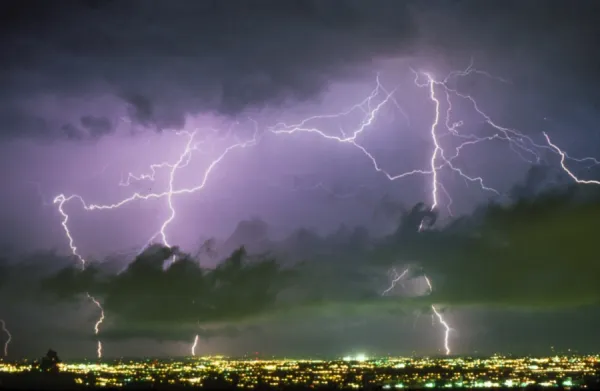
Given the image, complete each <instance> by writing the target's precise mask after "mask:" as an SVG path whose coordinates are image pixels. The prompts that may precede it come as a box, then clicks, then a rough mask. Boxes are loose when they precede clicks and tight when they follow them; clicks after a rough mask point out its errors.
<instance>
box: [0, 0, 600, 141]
mask: <svg viewBox="0 0 600 391" xmlns="http://www.w3.org/2000/svg"><path fill="white" fill-rule="evenodd" d="M1 7H2V8H1V9H0V14H1V15H2V17H3V19H2V34H1V36H0V48H1V49H2V52H3V53H5V56H4V61H3V65H2V67H1V68H0V82H1V84H2V85H3V88H2V92H0V102H1V105H0V107H1V109H0V123H1V124H2V133H1V134H2V135H3V136H4V137H10V138H15V137H31V136H38V137H39V136H42V137H45V138H50V139H53V138H65V137H66V138H70V139H75V140H81V139H83V138H87V137H90V138H96V137H99V136H101V135H105V134H107V133H110V132H112V131H114V130H115V129H116V128H117V127H118V126H117V125H118V124H119V123H120V121H121V119H122V118H124V117H126V118H129V119H130V120H132V121H134V123H137V124H138V125H140V126H143V127H150V128H155V129H164V128H173V127H174V128H180V127H181V126H182V125H183V123H184V116H185V115H186V114H187V113H199V112H218V113H220V114H225V115H234V116H235V115H237V114H239V113H242V112H244V111H246V110H248V109H253V108H264V107H265V106H280V105H282V104H283V105H285V104H286V103H292V102H296V101H299V100H300V101H302V100H306V99H313V98H315V97H316V96H318V95H319V93H320V92H322V91H324V90H326V89H327V88H328V85H329V83H331V82H332V81H334V80H338V81H340V80H349V79H350V78H354V77H356V76H360V75H364V74H365V73H368V72H372V71H373V69H372V68H373V62H374V61H377V60H378V59H382V58H398V57H399V58H409V59H417V58H419V60H418V63H419V66H421V65H424V66H426V67H430V68H434V69H439V70H440V71H441V72H442V71H443V72H445V71H446V69H445V67H446V66H450V67H454V66H456V65H458V64H459V65H458V66H459V67H464V65H465V63H466V62H467V61H468V60H467V59H468V58H469V57H471V56H476V58H477V61H478V64H481V65H484V66H488V65H490V66H491V67H492V68H495V69H494V70H496V69H502V72H501V74H511V75H512V76H511V77H513V76H514V80H513V81H514V82H515V84H517V85H519V86H520V90H521V92H522V93H523V94H529V93H530V92H532V91H533V90H538V91H540V92H541V93H542V94H543V93H544V92H545V91H546V90H543V89H541V88H543V86H549V85H551V86H552V91H553V92H554V93H555V94H557V95H563V94H566V93H569V95H570V100H573V99H577V98H576V96H581V97H582V98H584V99H585V100H589V99H590V98H597V97H598V95H597V91H596V89H593V88H590V87H589V86H590V85H592V84H593V83H590V80H591V78H593V77H595V69H597V68H598V66H597V65H598V58H597V56H595V55H594V53H595V50H591V49H592V48H593V47H594V46H593V39H592V37H594V36H595V35H596V34H594V32H597V28H598V27H597V24H596V23H594V20H593V17H592V16H591V15H595V14H596V12H597V8H598V3H597V2H594V1H581V2H579V4H578V7H576V8H573V7H569V6H568V5H567V4H566V3H565V2H563V1H551V2H548V3H547V4H545V6H544V7H543V10H542V8H540V7H539V5H538V4H537V3H535V2H529V1H502V2H493V3H490V4H486V5H485V6H482V5H481V4H480V3H479V2H477V1H458V2H453V3H439V4H438V3H436V4H431V3H428V4H427V6H425V5H424V3H421V2H397V1H393V0H378V1H377V2H376V3H368V4H367V3H364V2H362V1H344V2H336V3H327V2H320V1H315V0H306V1H291V2H284V3H282V2H279V1H275V0H257V1H250V2H244V3H243V4H239V3H227V2H225V3H224V2H218V1H211V0H199V1H193V2H192V1H187V2H183V3H181V4H178V5H176V6H175V5H173V4H170V3H169V4H167V3H148V2H145V1H137V0H129V1H125V2H122V1H103V2H97V1H77V2H76V1H71V2H62V3H61V4H58V5H56V4H53V5H52V6H50V5H49V4H47V3H46V2H43V1H35V2H33V3H28V4H24V3H22V2H19V1H6V2H3V3H2V5H1ZM556 15H560V18H556V17H555V16H556ZM574 26H577V29H575V28H574ZM547 42H551V44H546V43H547ZM583 54H585V56H583ZM516 59H518V61H517V60H516ZM540 65H543V67H539V66H540ZM558 75H560V77H559V78H558V77H557V76H558ZM530 90H531V91H530ZM574 92H577V94H574ZM582 94H583V95H582ZM585 100H582V101H585ZM568 106H569V105H567V104H566V102H564V100H562V102H561V104H560V106H559V107H558V106H557V107H556V108H557V109H559V108H560V109H561V110H566V108H567V107H568Z"/></svg>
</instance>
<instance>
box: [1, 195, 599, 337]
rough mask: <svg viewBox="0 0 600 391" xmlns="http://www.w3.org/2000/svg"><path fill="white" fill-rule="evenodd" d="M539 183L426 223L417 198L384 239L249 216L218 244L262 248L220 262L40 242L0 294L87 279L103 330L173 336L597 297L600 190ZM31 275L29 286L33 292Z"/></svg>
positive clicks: (80, 287)
mask: <svg viewBox="0 0 600 391" xmlns="http://www.w3.org/2000/svg"><path fill="white" fill-rule="evenodd" d="M521 192H523V190H521ZM530 193H531V192H530ZM531 194H534V193H531ZM531 194H530V195H529V196H527V197H521V198H520V199H519V200H518V201H517V202H515V203H513V204H511V205H510V206H502V205H497V204H491V205H488V206H486V207H485V208H481V209H479V210H478V211H477V212H476V213H475V214H474V215H473V216H470V217H465V218H462V219H459V220H456V221H454V222H452V223H451V224H449V225H446V226H444V227H439V228H435V226H434V227H433V228H431V229H426V230H422V231H419V226H420V222H421V221H422V220H423V218H424V217H426V216H430V217H433V216H431V214H430V212H429V210H428V209H427V208H426V207H425V206H424V205H422V204H418V205H416V206H415V207H413V208H412V209H410V210H407V211H404V212H403V214H402V217H401V220H400V223H399V226H398V229H397V230H396V231H395V232H394V233H392V234H391V235H388V236H385V237H378V238H375V237H370V236H369V233H368V231H367V230H366V229H364V228H360V227H359V228H356V229H347V228H341V229H340V230H339V231H338V232H336V233H334V234H331V235H329V236H326V237H323V236H319V235H317V234H314V233H312V232H311V231H307V230H301V231H298V232H297V233H295V234H293V235H292V236H290V237H289V238H288V239H286V240H283V241H280V242H273V241H269V240H268V239H266V238H265V236H264V235H260V234H258V235H257V234H256V232H262V231H263V230H264V223H262V222H260V221H256V220H255V221H254V222H244V223H243V224H240V227H241V228H239V229H238V230H237V231H236V234H234V235H232V238H235V239H231V240H229V241H226V242H224V243H222V246H223V245H226V246H225V247H222V248H224V249H225V248H227V246H229V247H236V246H237V245H241V244H247V247H249V248H254V249H255V250H254V252H253V253H250V254H249V253H247V252H246V251H245V250H244V249H243V248H242V249H239V250H236V251H234V252H233V253H232V254H230V255H229V256H227V257H226V258H225V259H224V260H223V261H221V262H219V263H218V264H217V266H215V267H212V268H207V267H204V266H202V265H203V264H206V263H207V262H208V263H209V258H208V257H209V255H210V256H214V249H213V246H214V244H211V245H210V246H205V247H204V251H202V252H200V253H198V254H196V256H195V257H191V256H190V255H186V254H183V253H181V252H179V250H178V249H177V248H176V247H175V248H172V249H168V248H163V247H160V246H153V247H151V248H149V249H147V250H146V251H145V252H143V253H142V254H140V255H139V256H138V257H137V258H135V259H134V260H133V262H131V263H130V264H129V265H128V266H127V267H126V269H124V270H121V271H120V272H118V273H117V272H116V269H114V267H113V266H112V265H111V264H110V263H109V264H93V265H92V266H90V267H88V268H87V269H86V270H85V271H81V270H79V269H78V268H77V267H75V266H67V267H65V268H62V269H60V268H61V267H63V266H61V265H65V262H66V260H65V259H62V260H58V259H54V260H52V259H50V258H49V257H48V256H45V257H40V256H39V255H38V256H35V257H32V260H29V261H25V262H23V261H22V262H20V263H18V264H15V265H12V266H11V265H8V264H5V265H4V268H5V269H6V273H3V274H2V275H4V276H8V277H6V278H5V279H4V286H3V289H2V290H3V291H4V294H3V296H6V295H8V296H7V297H15V298H17V299H16V300H23V301H27V300H31V299H33V300H36V301H39V300H42V301H44V302H47V303H52V302H55V303H56V302H64V301H65V300H66V301H70V302H76V301H78V300H79V299H80V298H85V294H86V293H87V292H90V293H91V294H93V295H94V296H95V297H97V298H98V299H99V300H100V301H101V302H102V303H103V306H104V310H105V312H106V314H107V318H108V319H110V325H109V326H105V328H106V332H107V333H108V334H107V337H108V338H110V336H111V335H112V336H113V337H114V338H125V337H126V336H127V335H130V334H132V335H133V334H135V335H136V336H138V337H144V336H146V337H153V338H166V339H171V338H175V339H176V338H177V336H178V335H179V336H181V337H182V338H188V337H189V333H190V332H191V330H200V331H202V330H205V332H204V333H205V334H206V336H210V335H217V334H218V335H221V334H223V335H232V333H233V334H235V332H234V331H232V330H233V329H232V328H231V325H233V324H235V325H237V326H239V327H251V325H252V324H255V322H257V321H260V320H264V319H265V318H269V319H281V318H290V317H291V318H297V317H302V316H303V315H305V314H310V313H313V314H319V313H320V314H324V313H340V314H354V315H356V314H367V313H369V314H375V313H390V312H397V311H400V312H406V311H413V310H415V309H419V308H420V309H424V310H426V309H427V308H428V306H429V305H431V304H436V305H438V306H440V308H446V307H452V308H461V307H464V306H468V307H470V306H477V307H485V308H490V307H498V308H528V309H536V308H537V309H539V310H544V309H558V308H573V307H578V306H584V305H590V304H597V303H598V301H599V300H600V289H598V286H597V284H596V283H595V282H596V281H595V278H596V277H595V276H597V275H598V272H599V271H600V270H599V266H598V264H597V262H596V254H597V250H596V243H595V239H594V237H595V236H594V235H595V230H594V227H595V226H596V225H597V221H598V219H599V218H600V208H599V207H598V205H599V203H598V200H599V199H600V194H599V193H598V192H597V191H596V189H594V188H589V187H583V188H582V187H570V188H567V189H563V190H546V191H542V192H541V193H539V194H534V195H531ZM431 221H433V220H431ZM257 230H258V231H257ZM234 242H236V243H234ZM217 247H218V246H217ZM223 251H227V250H223ZM227 253H229V252H228V251H227ZM261 253H262V254H263V255H260V254H261ZM173 256H175V257H176V262H174V263H171V261H172V259H173ZM53 257H54V258H56V256H53ZM33 259H37V261H34V260H33ZM43 264H45V265H46V266H45V267H44V266H43ZM40 265H42V267H41V268H40V267H39V266H40ZM48 265H52V268H53V270H54V271H52V270H48V269H47V267H48ZM165 265H168V266H167V267H165ZM407 267H408V268H409V270H410V271H409V273H408V274H407V275H406V277H405V278H404V279H403V280H402V281H401V282H400V283H398V286H396V287H395V288H394V289H392V290H390V291H389V292H388V294H386V295H382V293H383V291H385V290H386V288H388V287H389V285H390V281H391V277H390V275H389V270H390V269H391V268H395V269H396V271H398V272H401V271H402V270H404V269H405V268H407ZM31 270H37V274H36V275H35V274H32V273H31ZM111 270H112V271H111ZM48 273H50V274H51V275H50V276H48ZM425 275H427V277H428V278H429V279H430V280H431V281H432V282H433V291H430V290H429V288H428V287H427V286H426V282H425V277H424V276H425ZM24 279H25V280H24ZM24 286H28V287H30V288H31V287H34V289H28V291H29V293H28V294H24V292H23V287H24ZM36 286H37V288H35V287H36ZM78 298H79V299H78ZM57 300H58V301H57ZM244 325H245V326H244ZM207 327H208V328H207ZM109 330H110V331H109ZM211 333H212V334H211Z"/></svg>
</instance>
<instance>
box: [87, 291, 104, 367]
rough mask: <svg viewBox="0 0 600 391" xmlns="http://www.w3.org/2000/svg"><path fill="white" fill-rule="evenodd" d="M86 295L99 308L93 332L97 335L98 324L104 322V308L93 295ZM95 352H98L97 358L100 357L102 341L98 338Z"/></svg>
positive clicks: (98, 331)
mask: <svg viewBox="0 0 600 391" xmlns="http://www.w3.org/2000/svg"><path fill="white" fill-rule="evenodd" d="M86 295H87V297H88V299H90V300H91V301H92V303H94V304H95V305H96V307H98V309H99V310H100V317H99V318H98V320H97V321H96V323H95V324H94V333H95V334H96V336H97V335H98V334H99V333H100V325H101V324H102V322H104V308H102V305H101V304H100V302H99V301H98V300H96V299H95V298H94V297H93V296H91V295H90V294H89V293H86ZM96 352H97V354H98V358H102V341H100V340H98V348H97V350H96Z"/></svg>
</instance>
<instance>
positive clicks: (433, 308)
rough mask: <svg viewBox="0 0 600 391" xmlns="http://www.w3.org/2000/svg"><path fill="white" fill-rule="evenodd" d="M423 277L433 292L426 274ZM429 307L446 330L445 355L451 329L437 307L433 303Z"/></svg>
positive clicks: (447, 352) (448, 352) (447, 350)
mask: <svg viewBox="0 0 600 391" xmlns="http://www.w3.org/2000/svg"><path fill="white" fill-rule="evenodd" d="M423 277H425V281H426V282H427V286H428V287H429V294H431V293H433V286H432V285H431V281H430V280H429V277H427V276H423ZM431 309H432V310H433V313H434V314H435V316H437V318H438V320H439V321H440V323H441V324H442V326H444V329H446V331H445V333H444V349H446V355H449V354H450V344H449V341H448V338H449V337H450V330H452V329H451V328H450V326H449V325H448V323H446V321H445V320H444V317H443V316H442V314H441V313H439V312H438V310H437V308H435V305H433V304H432V305H431Z"/></svg>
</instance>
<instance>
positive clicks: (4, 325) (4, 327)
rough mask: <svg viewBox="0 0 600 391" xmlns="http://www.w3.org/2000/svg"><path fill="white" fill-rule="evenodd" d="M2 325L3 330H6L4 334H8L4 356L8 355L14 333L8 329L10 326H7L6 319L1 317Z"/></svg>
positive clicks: (0, 323)
mask: <svg viewBox="0 0 600 391" xmlns="http://www.w3.org/2000/svg"><path fill="white" fill-rule="evenodd" d="M0 327H1V330H2V332H4V334H6V341H4V357H8V345H10V341H11V340H12V335H11V334H10V331H8V328H7V327H6V322H5V321H4V319H0Z"/></svg>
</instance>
